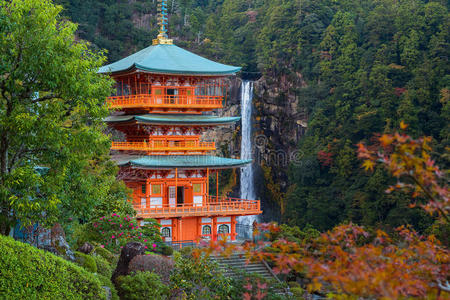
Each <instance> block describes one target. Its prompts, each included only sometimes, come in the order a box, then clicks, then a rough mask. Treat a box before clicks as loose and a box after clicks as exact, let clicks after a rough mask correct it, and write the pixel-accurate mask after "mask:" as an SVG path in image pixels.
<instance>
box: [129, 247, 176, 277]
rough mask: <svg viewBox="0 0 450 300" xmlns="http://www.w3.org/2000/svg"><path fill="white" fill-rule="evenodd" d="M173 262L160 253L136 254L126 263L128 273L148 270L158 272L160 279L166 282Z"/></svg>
mask: <svg viewBox="0 0 450 300" xmlns="http://www.w3.org/2000/svg"><path fill="white" fill-rule="evenodd" d="M173 267H174V262H173V260H172V259H170V258H167V257H164V256H161V255H155V254H154V255H138V256H136V257H134V258H133V259H132V260H131V261H130V264H129V265H128V270H129V271H130V273H133V272H138V271H142V272H144V271H149V272H153V273H155V274H158V275H159V276H160V277H161V280H162V281H163V282H164V283H166V284H168V283H169V281H170V274H171V273H172V270H173Z"/></svg>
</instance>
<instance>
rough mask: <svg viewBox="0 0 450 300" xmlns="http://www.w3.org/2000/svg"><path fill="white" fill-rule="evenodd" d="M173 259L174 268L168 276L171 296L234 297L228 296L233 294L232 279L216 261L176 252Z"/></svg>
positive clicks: (194, 297)
mask: <svg viewBox="0 0 450 300" xmlns="http://www.w3.org/2000/svg"><path fill="white" fill-rule="evenodd" d="M174 259H175V268H174V269H173V272H172V275H171V276H170V286H171V296H172V297H173V298H175V299H178V298H179V297H181V298H182V299H230V298H231V299H235V298H232V297H230V295H233V286H232V285H231V283H232V280H231V279H230V278H226V277H225V276H224V275H223V274H222V273H221V272H220V270H219V268H218V265H217V264H216V263H213V262H211V261H209V260H208V259H207V258H206V257H204V256H201V257H189V258H185V257H183V256H181V255H180V254H179V253H178V252H175V254H174ZM240 295H242V294H240ZM240 295H238V296H240ZM235 296H236V295H235ZM238 298H240V297H238Z"/></svg>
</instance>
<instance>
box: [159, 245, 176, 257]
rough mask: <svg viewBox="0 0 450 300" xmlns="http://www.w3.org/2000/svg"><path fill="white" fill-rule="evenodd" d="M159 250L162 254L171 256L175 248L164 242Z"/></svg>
mask: <svg viewBox="0 0 450 300" xmlns="http://www.w3.org/2000/svg"><path fill="white" fill-rule="evenodd" d="M159 252H160V253H161V254H162V255H165V256H171V255H172V254H173V248H172V247H170V246H167V245H165V244H162V245H161V248H160V251H159Z"/></svg>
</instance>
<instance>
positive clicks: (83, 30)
mask: <svg viewBox="0 0 450 300" xmlns="http://www.w3.org/2000/svg"><path fill="white" fill-rule="evenodd" d="M57 2H59V3H60V4H62V5H63V6H64V7H65V11H64V13H65V14H66V15H67V16H68V17H70V19H71V20H73V21H74V22H76V23H78V24H79V28H78V31H77V33H78V34H79V36H80V38H83V39H86V40H88V41H90V42H91V43H92V44H93V46H94V47H97V48H99V49H107V50H108V54H107V56H108V59H109V60H110V61H115V60H117V59H119V58H121V57H124V56H126V55H128V54H130V53H133V52H135V51H137V50H138V49H141V48H144V47H145V46H147V45H149V44H150V43H151V39H152V38H153V37H154V36H155V35H156V34H157V28H156V24H157V21H156V13H157V7H156V1H132V2H130V1H91V0H89V1H76V0H73V1H57ZM168 7H169V17H170V22H169V25H170V27H169V32H170V36H171V37H172V38H173V39H174V40H175V41H176V43H177V44H178V45H179V46H182V47H185V48H187V49H189V50H192V51H194V52H196V53H199V54H202V55H205V56H206V57H209V58H214V59H217V60H219V61H221V62H224V63H229V64H232V65H239V66H243V71H242V73H241V76H243V77H252V76H255V75H256V76H257V77H259V76H262V77H263V78H264V80H266V81H267V82H269V83H270V84H273V85H274V86H276V85H277V83H278V82H279V81H280V80H285V81H286V80H287V81H288V82H291V83H292V84H290V85H289V90H286V91H284V93H285V94H286V95H287V94H289V93H290V94H295V95H296V97H298V99H299V111H302V112H304V114H305V115H306V116H307V123H308V130H307V131H306V133H305V135H304V136H303V137H302V138H301V139H300V142H299V145H298V146H297V147H298V149H299V151H301V153H303V157H302V159H301V161H300V162H299V163H296V164H295V165H291V166H290V168H289V172H288V186H287V187H286V188H285V189H284V190H285V191H284V193H283V197H284V198H285V200H284V201H283V204H278V207H279V209H280V210H281V209H282V210H283V211H286V213H285V214H283V215H282V221H283V222H286V223H288V224H290V225H299V226H301V227H303V226H306V225H310V226H313V227H314V228H317V229H319V230H325V229H330V228H332V227H333V226H335V225H337V224H340V223H342V222H345V221H353V222H355V223H358V224H362V225H368V226H386V227H391V228H393V227H396V226H399V225H401V224H412V225H414V227H415V228H417V229H418V230H422V231H423V230H425V229H427V228H429V227H430V226H431V225H432V223H433V220H432V219H431V218H429V217H428V216H427V215H426V214H424V213H423V212H421V211H420V210H418V209H417V210H406V212H405V208H406V207H408V205H409V204H410V203H409V202H408V200H405V197H404V194H402V193H392V194H386V193H384V189H383V188H380V187H387V186H388V185H389V184H390V183H392V181H393V180H394V179H392V178H391V177H390V176H389V175H387V174H386V172H384V171H383V170H382V169H381V168H377V169H375V170H374V171H373V172H372V173H367V172H365V171H364V170H363V169H361V167H360V162H359V161H358V159H357V156H356V151H355V150H356V144H357V143H359V142H361V141H370V140H371V139H372V138H373V137H374V135H375V134H382V133H390V132H393V130H394V129H395V128H398V126H399V124H400V121H404V122H405V123H407V124H408V125H409V133H410V134H412V135H413V136H416V137H418V136H422V135H427V136H431V137H433V143H434V149H435V155H436V157H434V158H435V159H436V160H437V161H439V163H440V165H441V166H448V148H447V147H448V145H449V144H448V142H449V133H450V132H449V124H450V123H449V118H450V115H449V105H450V104H449V103H448V99H449V85H450V77H449V66H450V64H449V63H448V57H449V51H450V50H449V49H450V47H449V44H448V43H449V34H450V32H449V21H450V19H449V13H448V3H447V2H446V1H418V0H407V1H390V0H382V1H371V0H367V1H358V2H354V1H345V0H344V1H323V0H320V1H308V0H284V1H282V0H275V1H272V0H271V1H269V0H267V1H264V0H253V1H250V0H224V1H175V0H173V1H170V0H169V1H168ZM299 78H300V79H299ZM280 98H281V99H277V101H280V102H282V101H284V100H283V95H281V96H280ZM446 153H447V154H446ZM272 177H273V180H274V181H275V182H277V178H276V174H273V175H272ZM272 201H276V200H272ZM281 206H282V207H281Z"/></svg>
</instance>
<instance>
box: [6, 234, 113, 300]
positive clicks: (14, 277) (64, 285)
mask: <svg viewBox="0 0 450 300" xmlns="http://www.w3.org/2000/svg"><path fill="white" fill-rule="evenodd" d="M0 270H1V272H0V295H2V296H1V297H2V299H106V296H105V290H104V289H103V288H102V287H101V285H100V281H99V280H98V278H96V277H95V276H94V275H93V274H92V273H89V272H87V271H86V270H84V269H83V268H81V267H79V266H77V265H75V264H73V263H71V262H69V261H66V260H64V259H62V258H60V257H57V256H55V255H53V254H51V253H49V252H45V251H43V250H40V249H37V248H35V247H33V246H30V245H28V244H24V243H21V242H17V241H14V240H13V239H12V238H10V237H5V236H0Z"/></svg>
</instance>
